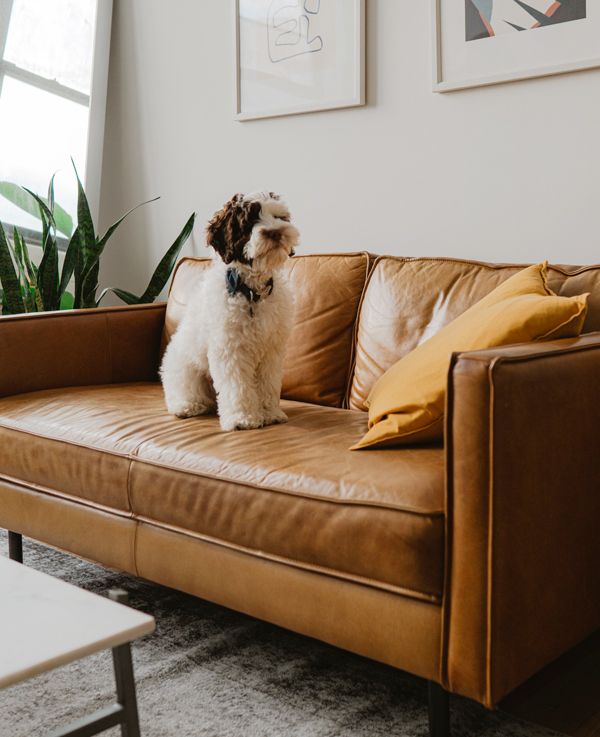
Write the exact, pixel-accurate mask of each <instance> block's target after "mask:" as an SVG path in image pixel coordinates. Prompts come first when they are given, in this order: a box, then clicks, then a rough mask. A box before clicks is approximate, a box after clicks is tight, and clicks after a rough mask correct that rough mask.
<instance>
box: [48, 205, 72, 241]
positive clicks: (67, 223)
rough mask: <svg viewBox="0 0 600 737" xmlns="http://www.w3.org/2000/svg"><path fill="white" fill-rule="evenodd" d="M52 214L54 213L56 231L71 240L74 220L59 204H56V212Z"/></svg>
mask: <svg viewBox="0 0 600 737" xmlns="http://www.w3.org/2000/svg"><path fill="white" fill-rule="evenodd" d="M52 212H53V213H54V222H55V223H56V230H58V231H59V232H60V233H62V234H63V235H65V236H66V237H67V238H70V237H71V236H72V235H73V218H72V217H71V216H70V215H69V213H68V212H67V211H66V210H64V209H63V208H62V207H61V206H60V205H59V204H58V202H55V203H54V210H53V211H52Z"/></svg>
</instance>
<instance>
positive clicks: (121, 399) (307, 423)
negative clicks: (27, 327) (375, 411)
mask: <svg viewBox="0 0 600 737" xmlns="http://www.w3.org/2000/svg"><path fill="white" fill-rule="evenodd" d="M282 405H283V408H284V410H285V411H286V412H287V413H288V415H289V418H290V419H289V422H288V423H287V424H285V425H275V426H272V427H268V428H263V429H261V430H253V431H245V432H237V433H226V434H225V433H222V432H221V431H220V429H219V425H218V420H217V418H216V417H199V418H191V419H188V420H178V419H176V418H173V417H170V416H169V415H167V414H166V412H165V409H164V403H163V397H162V391H161V387H160V385H159V384H151V383H148V384H126V385H107V386H97V387H87V388H83V387H78V388H73V389H66V390H62V391H61V390H52V391H44V392H36V393H32V394H25V395H20V396H15V397H9V398H6V399H2V400H0V476H2V475H4V476H8V477H10V478H13V479H15V480H17V481H23V482H25V483H27V484H28V485H33V486H36V485H41V486H43V487H45V488H46V490H47V491H49V492H50V493H52V492H53V491H54V492H55V493H59V494H63V495H67V496H70V497H80V498H81V499H82V500H85V501H86V502H87V503H92V504H99V505H102V506H105V507H106V506H107V507H112V508H114V509H116V510H117V511H121V512H123V513H127V514H129V515H133V516H135V517H137V518H138V519H142V520H144V521H147V522H150V523H151V524H155V525H159V526H163V527H167V528H169V529H175V530H179V531H182V532H184V533H185V534H189V535H194V536H196V537H199V538H202V539H205V540H208V541H211V542H214V543H215V544H220V545H225V546H228V547H232V548H235V549H237V550H243V551H245V552H247V553H250V554H253V555H257V556H261V557H267V558H271V559H274V560H279V561H281V562H284V563H288V564H290V565H294V566H298V567H301V568H308V569H311V570H315V571H319V572H323V573H327V574H329V575H334V576H338V577H341V578H347V579H351V580H356V581H360V582H363V583H366V584H368V585H373V586H376V587H379V588H384V589H388V590H392V591H396V592H398V593H401V594H405V595H408V596H412V597H415V598H419V599H423V600H426V601H435V602H437V601H439V599H440V597H441V590H442V578H443V549H444V459H443V450H442V449H441V448H439V447H420V448H404V449H401V450H375V451H373V452H371V453H369V454H358V453H351V452H350V451H348V450H347V449H348V446H349V445H351V444H353V443H354V442H356V441H357V440H358V439H359V438H360V436H361V434H362V433H363V432H364V430H365V427H366V417H365V416H364V415H363V414H362V413H358V412H352V411H349V410H342V409H335V408H331V407H323V406H317V405H313V404H305V403H301V402H293V401H284V402H283V403H282ZM175 564H176V563H174V565H175Z"/></svg>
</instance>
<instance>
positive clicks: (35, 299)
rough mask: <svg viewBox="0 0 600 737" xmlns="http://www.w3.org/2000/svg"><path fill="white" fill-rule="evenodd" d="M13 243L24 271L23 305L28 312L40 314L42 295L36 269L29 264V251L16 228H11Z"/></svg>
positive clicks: (42, 305)
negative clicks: (24, 289) (24, 304)
mask: <svg viewBox="0 0 600 737" xmlns="http://www.w3.org/2000/svg"><path fill="white" fill-rule="evenodd" d="M13 242H14V244H15V253H16V255H17V258H18V259H20V260H21V262H22V264H23V266H24V270H25V286H26V291H25V297H24V299H25V303H26V306H27V311H28V312H41V311H42V310H43V309H44V303H43V302H42V295H41V294H40V290H39V289H38V283H37V275H38V269H37V266H36V265H35V264H33V263H32V262H31V259H30V257H29V249H28V248H27V244H26V243H25V239H24V238H23V236H22V235H21V233H20V231H19V229H18V228H16V227H14V228H13Z"/></svg>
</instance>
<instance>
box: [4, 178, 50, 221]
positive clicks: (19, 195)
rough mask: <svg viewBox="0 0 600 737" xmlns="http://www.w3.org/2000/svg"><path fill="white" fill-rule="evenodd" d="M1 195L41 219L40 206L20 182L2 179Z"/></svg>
mask: <svg viewBox="0 0 600 737" xmlns="http://www.w3.org/2000/svg"><path fill="white" fill-rule="evenodd" d="M0 195H2V197H4V198H5V199H7V200H8V201H9V202H11V203H12V204H13V205H16V206H17V207H18V208H19V209H20V210H23V211H24V212H26V213H27V214H28V215H33V217H34V218H38V219H39V217H40V216H39V213H38V206H37V204H36V202H35V200H34V199H33V197H31V195H30V194H28V193H27V192H26V191H25V190H24V189H23V188H22V187H20V186H19V185H18V184H14V182H7V181H4V180H3V181H0Z"/></svg>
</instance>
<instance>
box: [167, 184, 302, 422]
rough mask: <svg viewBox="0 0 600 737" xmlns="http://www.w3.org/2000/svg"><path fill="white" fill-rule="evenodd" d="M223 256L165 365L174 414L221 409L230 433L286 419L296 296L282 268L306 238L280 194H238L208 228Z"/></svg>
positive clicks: (212, 243) (212, 268)
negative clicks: (285, 378) (287, 358)
mask: <svg viewBox="0 0 600 737" xmlns="http://www.w3.org/2000/svg"><path fill="white" fill-rule="evenodd" d="M206 234H207V242H208V245H209V246H212V248H213V249H214V251H215V254H214V257H213V263H212V264H211V266H210V267H209V268H208V270H207V271H206V272H205V274H204V275H203V277H202V279H201V281H200V282H199V284H198V289H197V292H196V293H195V295H194V296H193V297H192V299H191V300H190V303H189V304H188V306H187V309H186V313H185V315H184V317H183V319H182V321H181V323H180V325H179V328H178V330H177V332H176V333H175V335H174V336H173V338H172V340H171V342H170V343H169V345H168V347H167V350H166V352H165V355H164V359H163V362H162V366H161V370H160V373H161V378H162V383H163V388H164V392H165V399H166V404H167V409H168V411H169V412H171V413H172V414H175V415H177V416H178V417H192V416H195V415H203V414H208V413H209V412H212V411H214V410H215V409H216V408H218V413H219V418H220V422H221V428H222V429H223V430H226V431H227V430H249V429H251V428H256V427H262V426H263V425H271V424H274V423H277V422H285V421H286V420H287V417H286V415H285V413H284V412H283V411H282V410H281V408H280V406H279V399H280V393H281V379H282V371H283V368H282V367H283V357H284V353H285V345H286V341H287V338H288V335H289V333H290V330H291V325H292V317H293V298H292V293H291V290H290V287H289V285H288V283H287V280H286V278H285V276H284V275H283V273H282V267H283V265H284V264H285V262H286V261H287V259H288V258H289V257H290V256H291V255H293V253H294V248H295V247H296V244H297V242H298V238H299V233H298V230H297V229H296V227H295V226H294V225H292V224H291V223H290V213H289V210H288V208H287V206H286V205H285V204H284V203H283V201H282V200H281V199H280V198H279V197H278V196H277V195H275V194H274V193H272V192H259V193H255V194H251V195H246V196H244V195H241V194H237V195H234V197H232V198H231V199H230V200H229V202H227V203H226V204H225V205H224V207H223V208H222V209H221V210H219V212H217V213H216V214H215V216H214V217H213V218H212V220H211V221H210V222H209V224H208V226H207V228H206Z"/></svg>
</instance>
